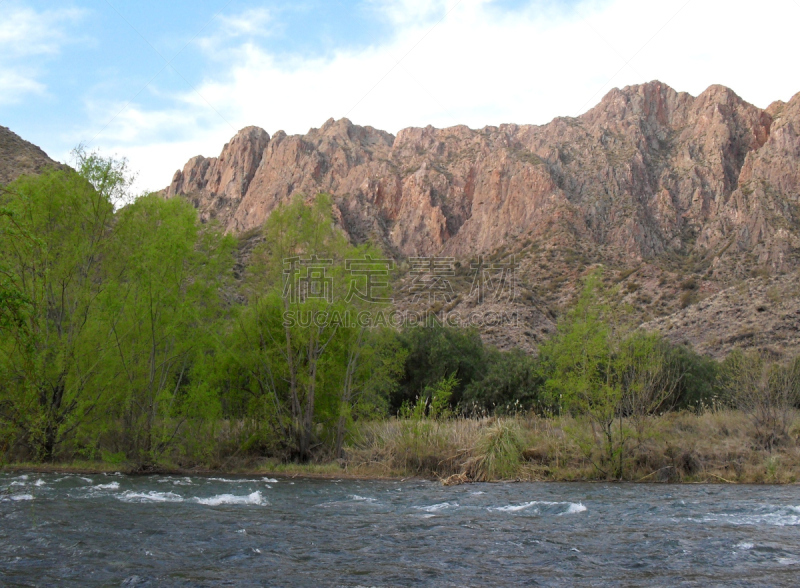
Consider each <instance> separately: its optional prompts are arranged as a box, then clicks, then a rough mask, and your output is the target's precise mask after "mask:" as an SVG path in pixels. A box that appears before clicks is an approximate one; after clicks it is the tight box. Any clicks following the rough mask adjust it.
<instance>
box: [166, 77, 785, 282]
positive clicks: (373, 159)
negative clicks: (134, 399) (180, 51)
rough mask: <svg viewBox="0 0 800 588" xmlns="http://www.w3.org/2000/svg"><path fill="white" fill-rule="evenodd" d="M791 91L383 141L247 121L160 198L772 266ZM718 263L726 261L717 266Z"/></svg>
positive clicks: (395, 233) (653, 103)
mask: <svg viewBox="0 0 800 588" xmlns="http://www.w3.org/2000/svg"><path fill="white" fill-rule="evenodd" d="M798 132H800V95H797V96H795V97H794V98H793V99H792V100H791V101H790V102H789V103H788V104H785V105H783V104H776V105H773V106H771V107H770V108H769V109H767V110H761V109H759V108H756V107H755V106H753V105H751V104H748V103H746V102H744V101H743V100H742V99H741V98H739V97H738V96H737V95H736V94H735V93H734V92H733V91H731V90H729V89H727V88H724V87H722V86H712V87H710V88H709V89H708V90H706V91H705V92H703V94H701V95H700V96H698V97H696V98H694V97H692V96H690V95H688V94H686V93H678V92H676V91H674V90H672V89H671V88H669V87H668V86H666V85H664V84H661V83H659V82H651V83H648V84H644V85H641V86H631V87H627V88H624V89H622V90H613V91H611V92H610V93H609V94H608V95H606V96H605V97H604V98H603V100H602V101H601V103H600V104H599V105H598V106H596V107H595V108H593V109H592V110H590V111H589V112H587V113H586V114H584V115H582V116H580V117H578V118H558V119H555V120H554V121H552V122H551V123H549V124H547V125H542V126H532V125H522V126H518V125H502V126H500V127H486V128H484V129H481V130H472V129H468V128H467V127H451V128H447V129H434V128H432V127H426V128H409V129H404V130H402V131H400V132H399V133H398V135H397V137H394V136H392V135H390V134H388V133H385V132H382V131H377V130H375V129H373V128H371V127H359V126H356V125H353V124H352V123H350V121H348V120H346V119H342V120H339V121H333V120H329V121H328V122H326V123H325V124H324V125H323V126H322V127H321V128H320V129H312V130H311V131H309V133H307V134H306V135H303V136H297V135H295V136H287V135H286V134H284V133H283V132H278V133H276V135H275V136H274V137H270V136H269V135H268V134H267V133H266V132H265V131H263V130H261V129H258V128H255V127H248V128H246V129H243V130H242V131H241V132H240V133H238V134H237V135H236V136H235V137H234V138H233V139H232V140H231V142H230V143H228V144H227V145H226V146H225V147H224V148H223V151H222V153H221V155H220V156H219V157H218V158H208V159H207V158H204V157H202V156H198V157H195V158H193V159H191V160H190V161H189V162H188V163H187V164H186V165H185V166H184V168H183V170H182V171H179V172H176V174H175V177H174V178H173V181H172V183H171V184H170V186H169V187H168V188H167V190H166V193H167V195H168V196H170V197H171V196H174V195H176V194H184V195H186V196H187V197H189V198H191V199H192V200H193V201H194V202H195V204H196V205H197V206H198V208H199V209H200V211H201V214H202V216H203V217H204V218H206V219H208V218H212V217H214V218H218V219H219V220H220V221H221V222H222V223H223V225H224V226H225V227H226V228H227V229H228V230H229V231H233V232H237V233H240V232H244V231H247V230H249V229H252V228H254V227H257V226H260V225H261V224H262V223H263V222H264V220H265V219H266V217H267V216H268V214H269V212H270V211H271V210H272V208H274V207H275V206H276V205H277V204H278V203H280V202H282V201H285V200H286V199H287V198H289V197H290V196H291V195H292V194H294V193H297V192H302V193H305V194H314V193H316V192H319V191H326V192H329V193H331V194H333V195H334V196H336V197H338V205H339V208H340V211H341V214H342V221H343V225H344V226H345V228H346V229H347V230H348V231H349V232H351V234H352V235H353V236H354V237H355V238H356V239H361V238H366V237H367V236H370V235H371V236H373V237H377V238H379V239H380V240H382V241H383V242H384V243H385V244H387V245H388V246H389V247H390V248H391V249H392V250H394V251H395V252H396V253H398V254H399V255H402V256H408V255H414V254H425V255H429V254H434V253H440V252H441V253H446V254H452V255H455V256H458V257H464V256H468V255H471V254H476V253H488V252H491V251H493V250H495V249H497V248H499V247H501V246H503V245H504V244H506V243H508V242H513V241H514V240H517V239H521V238H522V239H524V238H530V239H535V240H544V241H547V242H551V243H553V244H556V245H560V246H562V247H563V246H575V247H580V248H582V249H586V248H589V249H591V248H597V247H601V248H605V249H608V251H606V252H605V253H604V254H603V256H604V257H608V256H609V255H611V256H616V257H618V258H619V259H631V258H635V259H649V258H652V257H654V256H658V255H660V254H663V253H665V252H671V251H672V252H684V253H686V252H688V251H699V252H703V253H706V252H714V251H717V250H719V251H722V249H725V253H726V254H727V258H726V259H725V260H714V264H715V266H720V268H721V269H724V270H726V271H732V272H735V271H736V269H737V264H740V263H741V262H742V260H741V257H742V256H743V255H744V254H752V255H754V256H755V257H756V258H757V259H758V262H759V263H762V264H764V263H766V264H769V265H771V266H772V267H774V268H775V269H789V268H792V267H795V266H796V265H797V263H798V248H800V238H799V237H798V230H797V204H798V195H797V193H798V185H800V181H799V179H798V169H800V168H799V167H798V166H799V165H800V163H798V162H800V156H798V149H800V147H799V146H798V139H797V137H798V134H797V133H798ZM728 260H730V263H727V262H728Z"/></svg>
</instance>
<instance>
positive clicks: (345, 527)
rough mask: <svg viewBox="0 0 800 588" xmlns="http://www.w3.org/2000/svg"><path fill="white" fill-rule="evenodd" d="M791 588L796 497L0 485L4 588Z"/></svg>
mask: <svg viewBox="0 0 800 588" xmlns="http://www.w3.org/2000/svg"><path fill="white" fill-rule="evenodd" d="M799 584H800V487H797V486H783V487H766V486H765V487H760V486H694V485H693V486H664V485H632V484H555V483H546V484H525V483H522V484H472V485H464V486H457V487H442V486H441V485H439V484H437V483H435V482H427V481H406V482H399V481H398V482H391V481H354V480H305V479H295V480H290V479H280V480H274V479H271V478H265V477H261V476H253V477H249V478H234V477H228V478H222V477H217V478H211V477H178V476H138V477H129V476H123V475H120V474H114V475H90V476H78V475H52V474H47V475H44V474H33V473H31V474H27V475H24V474H18V473H14V474H0V585H8V586H33V585H36V586H47V585H50V586H120V585H121V586H218V585H230V586H313V587H322V586H494V587H497V586H603V585H625V586H664V585H669V586H675V585H685V586H709V585H724V586H796V585H799Z"/></svg>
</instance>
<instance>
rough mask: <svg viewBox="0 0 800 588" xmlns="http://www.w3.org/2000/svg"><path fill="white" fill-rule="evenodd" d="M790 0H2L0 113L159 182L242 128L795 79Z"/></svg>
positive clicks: (547, 104)
mask: <svg viewBox="0 0 800 588" xmlns="http://www.w3.org/2000/svg"><path fill="white" fill-rule="evenodd" d="M798 25H800V0H760V1H759V2H753V1H752V0H750V1H747V2H739V1H737V0H659V1H653V0H566V1H560V2H557V1H551V0H396V1H390V0H351V1H344V0H326V1H322V0H296V1H294V2H285V1H262V2H257V1H252V0H192V1H191V2H188V1H184V0H170V1H169V2H164V1H163V0H159V1H155V0H142V1H137V2H133V1H123V0H61V1H59V2H53V1H47V2H45V1H39V0H0V125H3V126H7V127H9V128H10V129H11V130H12V131H14V132H16V133H17V134H18V135H20V136H21V137H22V138H24V139H26V140H28V141H31V142H32V143H34V144H36V145H39V146H40V147H41V148H42V149H44V150H45V151H46V152H47V153H48V154H49V155H50V156H51V157H53V158H54V159H57V160H59V161H64V162H69V161H70V151H71V150H72V149H73V148H74V147H76V146H77V145H78V144H83V145H85V146H86V147H87V148H88V149H89V150H98V151H99V152H100V153H101V154H102V155H105V156H116V157H125V158H127V159H128V160H129V164H130V166H131V168H132V169H133V170H135V171H136V172H137V174H138V178H137V183H136V189H137V190H139V191H145V190H157V189H160V188H163V187H165V186H166V185H168V184H169V182H170V180H171V178H172V175H173V173H174V172H175V170H177V169H179V168H181V167H182V166H183V164H184V163H185V162H186V161H187V160H188V159H189V158H190V157H193V156H195V155H205V156H216V155H218V154H219V152H220V150H221V149H222V146H223V145H224V144H225V143H226V142H227V141H228V140H230V138H231V137H232V136H233V135H234V134H235V133H236V132H237V131H238V130H239V129H241V128H243V127H245V126H248V125H256V126H260V127H262V128H264V129H266V130H267V131H268V132H269V133H270V134H274V133H275V132H276V131H278V130H284V131H286V132H287V133H290V134H294V133H305V132H307V131H308V130H309V129H310V128H313V127H320V126H321V125H322V124H323V123H324V122H325V121H326V120H327V119H329V118H335V119H339V118H342V117H347V118H349V119H350V120H351V121H353V122H354V123H356V124H360V125H370V126H373V127H376V128H379V129H383V130H387V131H389V132H392V133H396V132H397V131H398V130H400V129H402V128H405V127H409V126H425V125H428V124H431V125H433V126H435V127H446V126H451V125H456V124H466V125H468V126H470V127H472V128H481V127H484V126H487V125H498V124H502V123H518V124H544V123H547V122H548V121H550V120H552V119H553V118H554V117H556V116H577V115H579V114H581V113H583V112H585V111H586V110H588V109H589V108H591V107H592V106H594V105H595V104H597V103H598V102H599V101H600V99H601V98H602V97H603V95H605V94H606V93H607V92H608V91H609V90H611V89H612V88H615V87H618V88H621V87H624V86H626V85H632V84H640V83H644V82H647V81H650V80H654V79H658V80H661V81H662V82H665V83H667V84H669V85H670V86H672V87H673V88H675V89H676V90H679V91H686V92H689V93H690V94H693V95H697V94H699V93H701V92H702V91H703V90H705V89H706V88H707V87H708V86H710V85H712V84H723V85H725V86H728V87H730V88H732V89H733V90H734V91H735V92H736V93H737V94H739V95H740V96H742V97H743V98H744V99H745V100H747V101H749V102H751V103H753V104H755V105H756V106H759V107H762V108H765V107H766V106H768V105H769V104H770V103H771V102H772V101H774V100H784V101H786V100H789V99H790V98H791V97H792V96H793V95H794V94H795V93H797V92H798V91H800V68H798V66H797V56H798V45H797V31H798Z"/></svg>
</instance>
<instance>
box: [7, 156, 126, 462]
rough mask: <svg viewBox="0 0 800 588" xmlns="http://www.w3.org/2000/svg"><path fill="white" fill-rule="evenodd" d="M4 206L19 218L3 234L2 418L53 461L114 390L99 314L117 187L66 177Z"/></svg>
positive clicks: (43, 179) (59, 175)
mask: <svg viewBox="0 0 800 588" xmlns="http://www.w3.org/2000/svg"><path fill="white" fill-rule="evenodd" d="M98 161H100V160H96V161H95V163H97V162H98ZM91 169H93V168H92V166H91V165H89V164H87V167H86V170H84V171H91ZM106 188H108V189H111V188H112V186H110V185H108V186H106ZM2 206H3V208H4V209H5V213H4V215H3V216H4V218H5V219H6V220H7V221H10V222H6V223H4V225H3V229H2V231H1V232H0V267H2V274H3V278H2V279H3V282H4V286H3V289H4V291H5V292H6V294H5V295H4V299H5V302H4V304H3V306H4V319H3V323H4V326H3V331H4V337H3V341H2V343H0V362H2V372H3V376H4V380H5V383H4V388H5V390H4V400H3V402H2V407H1V409H2V415H3V416H2V418H3V420H4V421H5V422H6V423H7V425H10V426H11V427H13V428H14V429H15V430H16V431H17V433H18V435H19V437H18V438H19V439H20V440H21V441H22V442H23V443H24V444H26V445H27V446H28V447H29V448H30V450H31V451H32V452H33V454H34V456H35V457H38V458H40V459H48V460H49V459H52V458H53V456H54V453H55V451H56V448H57V447H58V446H59V445H60V444H61V443H62V442H63V441H64V440H65V439H66V438H67V437H68V436H69V434H70V433H72V432H73V431H74V430H75V429H76V428H77V427H78V426H80V425H81V424H82V423H84V422H86V420H87V419H88V418H89V415H90V414H91V413H92V412H96V411H95V409H96V407H97V406H98V405H99V404H101V403H102V402H103V400H104V398H105V392H106V391H107V384H106V383H105V378H104V377H101V372H102V371H103V365H102V359H103V358H104V357H105V355H106V354H107V352H108V345H107V343H108V340H107V336H106V334H105V333H104V332H103V329H101V328H100V325H99V323H98V321H97V310H98V301H99V296H100V294H101V292H102V290H103V288H104V282H103V279H102V267H101V261H102V259H103V257H104V255H105V254H106V252H107V248H108V245H109V235H110V231H111V226H112V224H113V213H114V211H113V205H112V203H111V201H110V197H109V191H108V190H97V189H95V188H94V186H92V184H91V183H89V182H88V181H87V179H86V177H85V176H83V175H81V174H78V173H75V172H73V171H71V170H59V171H49V172H46V173H44V174H42V175H40V176H31V177H22V178H20V179H18V180H17V181H15V182H14V183H12V184H11V185H10V186H9V187H8V188H7V189H6V190H5V192H4V196H3V202H2ZM9 293H10V294H9ZM9 318H10V319H11V320H9Z"/></svg>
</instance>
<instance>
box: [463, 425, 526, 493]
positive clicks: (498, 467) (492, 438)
mask: <svg viewBox="0 0 800 588" xmlns="http://www.w3.org/2000/svg"><path fill="white" fill-rule="evenodd" d="M523 448H524V442H523V439H522V431H521V430H520V428H519V425H517V424H516V423H514V422H512V421H502V420H498V421H496V422H495V423H494V424H493V425H491V426H490V427H488V428H487V429H486V432H485V433H484V434H483V435H481V437H480V439H479V440H478V446H477V448H476V450H475V455H474V457H473V458H472V459H471V460H469V461H468V462H467V464H466V471H465V472H464V473H465V474H466V476H467V477H468V478H470V479H472V480H476V481H480V482H486V481H489V480H496V479H512V478H514V477H516V475H517V472H518V470H519V465H520V462H521V460H522V450H523Z"/></svg>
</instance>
